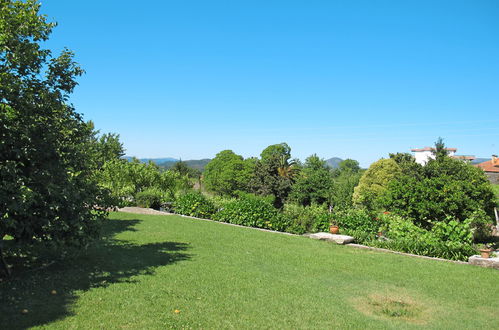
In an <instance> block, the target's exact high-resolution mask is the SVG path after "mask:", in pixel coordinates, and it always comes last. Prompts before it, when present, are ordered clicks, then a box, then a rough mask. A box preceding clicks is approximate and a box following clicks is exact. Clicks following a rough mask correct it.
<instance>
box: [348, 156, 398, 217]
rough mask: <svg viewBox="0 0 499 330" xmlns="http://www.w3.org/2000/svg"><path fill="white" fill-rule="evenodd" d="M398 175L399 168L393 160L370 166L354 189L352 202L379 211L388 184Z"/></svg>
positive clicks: (378, 162)
mask: <svg viewBox="0 0 499 330" xmlns="http://www.w3.org/2000/svg"><path fill="white" fill-rule="evenodd" d="M400 173H401V169H400V166H399V165H398V164H397V163H396V162H395V161H394V160H393V159H380V160H378V161H377V162H375V163H373V164H371V166H369V169H368V170H367V171H366V172H364V174H363V175H362V177H361V178H360V181H359V185H358V186H357V187H355V190H354V194H353V202H354V203H355V204H356V205H361V206H364V207H367V208H368V209H370V210H376V209H379V208H380V204H381V199H382V198H383V195H384V194H385V192H386V190H387V186H388V184H389V183H390V181H392V180H393V179H394V178H395V177H397V176H398V175H399V174H400Z"/></svg>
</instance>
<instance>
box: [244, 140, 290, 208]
mask: <svg viewBox="0 0 499 330" xmlns="http://www.w3.org/2000/svg"><path fill="white" fill-rule="evenodd" d="M290 158H291V148H290V147H289V146H288V145H287V144H286V143H281V144H276V145H271V146H269V147H267V148H265V149H264V150H263V151H262V153H261V159H260V160H257V161H256V163H255V168H254V175H253V177H252V178H251V181H250V190H251V191H252V192H253V193H255V194H257V195H262V196H269V195H271V196H274V197H275V199H274V206H275V207H277V208H281V207H282V206H283V205H284V201H285V200H286V199H287V197H288V195H289V193H290V191H291V186H292V184H293V182H294V175H282V173H283V172H287V171H284V170H283V165H285V164H288V162H289V159H290Z"/></svg>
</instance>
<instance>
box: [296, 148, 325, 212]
mask: <svg viewBox="0 0 499 330" xmlns="http://www.w3.org/2000/svg"><path fill="white" fill-rule="evenodd" d="M332 188H333V178H332V175H331V172H330V170H329V168H328V166H327V164H326V162H325V161H324V160H323V159H320V158H319V157H317V156H316V155H312V156H310V157H308V158H307V159H306V160H305V164H304V166H303V169H302V170H301V171H300V174H299V175H298V177H297V179H296V182H295V183H294V184H293V186H292V189H291V193H290V195H289V198H290V200H292V201H295V202H297V203H299V204H300V205H303V206H307V205H311V204H323V203H325V202H327V201H328V197H329V195H330V194H331V190H332Z"/></svg>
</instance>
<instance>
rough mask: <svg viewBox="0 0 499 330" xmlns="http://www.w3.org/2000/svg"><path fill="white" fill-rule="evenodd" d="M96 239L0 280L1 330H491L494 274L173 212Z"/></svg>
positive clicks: (113, 222) (131, 220)
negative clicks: (68, 255) (69, 256)
mask: <svg viewBox="0 0 499 330" xmlns="http://www.w3.org/2000/svg"><path fill="white" fill-rule="evenodd" d="M105 233H106V237H105V238H104V239H103V240H101V241H99V242H98V243H97V244H96V245H94V246H93V247H92V248H90V249H89V250H88V251H87V252H85V253H84V254H83V255H81V256H80V257H78V258H76V259H73V260H68V261H65V262H64V263H62V262H58V263H55V264H53V265H51V266H49V267H47V268H44V269H41V270H35V271H26V270H23V271H18V272H17V273H16V276H15V277H14V278H13V279H11V280H9V281H7V280H3V282H0V301H2V304H0V328H1V329H16V328H27V327H35V328H55V329H58V328H59V329H66V328H85V329H93V328H135V329H137V328H141V329H142V328H217V329H218V328H370V329H371V328H379V329H387V328H393V329H395V328H397V329H399V328H419V327H421V326H425V327H429V328H440V329H442V328H484V329H485V328H490V329H491V328H497V324H498V322H499V314H498V312H497V311H498V310H499V286H498V285H497V282H498V279H499V272H498V271H497V270H492V269H484V268H479V267H473V266H468V265H461V264H454V263H450V262H439V261H433V260H425V259H419V258H411V257H406V256H401V255H395V254H389V253H380V252H374V251H368V250H362V249H355V248H353V247H348V246H338V245H332V244H331V243H327V242H323V241H315V240H311V239H308V238H305V237H297V236H289V235H283V234H275V233H268V232H262V231H258V230H254V229H249V228H239V227H233V226H227V225H224V224H221V223H216V222H207V221H200V220H195V219H189V218H182V217H178V216H146V215H135V214H125V213H113V214H111V216H110V220H109V221H108V223H107V224H106V228H105ZM52 290H56V291H57V293H56V294H51V291H52ZM23 309H27V310H28V312H27V314H22V313H21V311H22V310H23ZM176 310H177V312H176Z"/></svg>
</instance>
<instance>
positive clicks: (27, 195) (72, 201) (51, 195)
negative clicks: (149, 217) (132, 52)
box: [0, 0, 107, 252]
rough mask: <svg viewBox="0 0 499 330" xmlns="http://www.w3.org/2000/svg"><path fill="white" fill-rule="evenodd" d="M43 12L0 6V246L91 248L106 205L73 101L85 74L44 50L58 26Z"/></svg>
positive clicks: (86, 129) (25, 4)
mask: <svg viewBox="0 0 499 330" xmlns="http://www.w3.org/2000/svg"><path fill="white" fill-rule="evenodd" d="M39 8H40V4H39V3H38V2H36V1H33V0H27V1H6V0H2V1H0V243H1V240H2V239H3V238H4V237H5V236H6V235H9V236H11V237H12V238H13V239H14V240H15V241H16V242H32V241H34V240H50V241H51V242H53V243H61V244H62V243H71V244H78V245H86V244H87V243H88V241H89V239H90V238H91V237H94V236H96V235H97V233H98V229H99V226H98V225H99V223H100V221H101V220H102V219H104V217H105V215H106V211H105V208H106V206H107V205H106V198H105V197H106V196H105V194H104V191H103V190H101V188H99V185H98V184H97V183H96V178H95V177H96V176H95V171H96V170H97V161H95V159H96V157H97V153H98V151H97V148H96V147H95V132H93V129H92V127H91V125H88V124H87V123H85V122H84V121H83V120H82V117H81V115H80V114H78V113H77V112H76V111H75V109H74V108H73V107H72V105H71V104H70V103H69V102H68V99H69V96H70V94H71V93H72V92H73V89H74V88H75V86H76V85H77V82H76V78H77V77H78V76H80V75H81V74H82V73H83V70H82V69H81V68H80V66H79V65H78V64H77V63H76V62H75V61H74V60H73V53H72V52H71V51H69V50H67V49H65V50H63V51H62V53H61V54H60V55H58V56H53V55H52V53H51V51H50V50H49V49H45V48H43V45H44V42H45V41H46V40H48V38H49V35H50V33H51V32H52V29H53V27H54V26H55V23H50V22H48V21H47V19H46V17H45V16H42V15H40V14H39ZM97 205H99V206H100V207H97ZM0 246H1V244H0ZM0 252H3V251H0Z"/></svg>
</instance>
